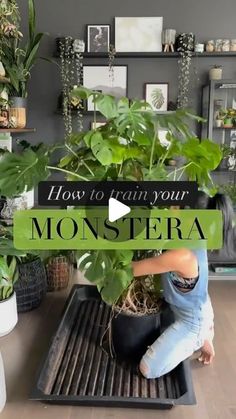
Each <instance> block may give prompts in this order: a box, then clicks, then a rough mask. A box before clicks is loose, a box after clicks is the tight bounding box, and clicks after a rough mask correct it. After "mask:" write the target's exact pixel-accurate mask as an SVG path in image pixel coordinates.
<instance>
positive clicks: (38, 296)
mask: <svg viewBox="0 0 236 419" xmlns="http://www.w3.org/2000/svg"><path fill="white" fill-rule="evenodd" d="M18 270H19V278H18V281H17V282H16V283H15V285H14V289H15V292H16V300H17V310H18V312H19V313H22V312H25V311H30V310H33V309H35V308H37V307H38V306H39V305H40V304H41V302H42V300H43V297H44V296H45V294H46V290H47V276H46V270H45V266H44V264H43V262H42V261H41V260H40V259H39V258H38V259H35V260H33V261H31V262H26V263H19V264H18Z"/></svg>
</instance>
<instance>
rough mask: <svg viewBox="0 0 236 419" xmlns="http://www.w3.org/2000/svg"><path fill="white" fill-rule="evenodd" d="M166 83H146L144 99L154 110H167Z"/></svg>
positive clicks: (167, 89)
mask: <svg viewBox="0 0 236 419" xmlns="http://www.w3.org/2000/svg"><path fill="white" fill-rule="evenodd" d="M168 94H169V84H168V83H146V84H145V100H146V102H148V103H149V104H150V105H151V107H152V109H153V110H154V111H159V112H160V111H167V107H168Z"/></svg>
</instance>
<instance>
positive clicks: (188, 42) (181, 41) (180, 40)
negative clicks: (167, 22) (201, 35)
mask: <svg viewBox="0 0 236 419" xmlns="http://www.w3.org/2000/svg"><path fill="white" fill-rule="evenodd" d="M176 45H177V51H182V52H184V51H194V45H195V35H194V34H193V33H181V34H180V35H179V36H178V37H177V41H176Z"/></svg>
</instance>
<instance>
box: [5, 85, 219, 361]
mask: <svg viewBox="0 0 236 419" xmlns="http://www.w3.org/2000/svg"><path fill="white" fill-rule="evenodd" d="M76 94H77V95H78V97H79V98H81V99H82V100H87V99H88V98H91V99H92V100H93V101H94V104H95V112H94V122H96V119H97V112H96V111H99V112H100V114H102V116H103V117H104V118H105V119H106V124H105V125H103V126H100V127H99V128H97V129H92V130H89V131H85V132H82V133H77V134H73V135H71V136H70V138H69V139H68V141H67V143H66V144H65V145H63V146H61V147H63V148H64V150H65V155H64V156H63V157H62V159H61V160H60V162H59V163H58V164H57V165H52V164H50V160H51V154H50V153H49V152H44V153H42V152H40V151H35V152H34V151H33V150H25V151H24V152H23V153H21V154H16V153H9V155H5V156H3V159H2V160H1V162H0V191H1V192H2V193H3V194H8V195H9V194H10V195H11V194H15V193H20V192H21V191H22V190H24V189H25V186H26V185H27V187H28V188H29V190H30V188H32V187H33V186H36V185H37V184H38V182H39V181H41V180H44V179H47V178H48V176H49V175H50V173H51V171H53V170H56V171H60V172H61V173H63V174H64V175H65V176H66V179H67V180H78V179H80V180H96V181H99V180H108V181H109V180H136V181H137V180H138V181H139V180H180V179H181V178H182V176H187V178H188V179H190V180H196V181H197V182H198V183H199V185H201V186H203V187H204V188H207V187H210V188H211V186H212V180H211V175H210V172H211V171H212V170H214V169H216V167H217V166H218V165H219V162H220V160H221V151H220V148H219V146H218V145H217V144H215V143H213V142H212V141H210V140H208V139H205V140H201V141H200V140H199V139H198V138H197V137H196V136H195V135H194V134H193V133H192V131H191V130H190V129H189V128H188V123H189V119H193V118H194V119H197V120H198V119H199V118H197V117H196V116H194V115H192V114H190V113H189V112H187V111H184V110H177V111H176V112H174V113H171V114H170V115H169V114H167V115H165V114H164V115H162V114H156V113H155V112H153V110H152V109H151V106H149V105H148V104H147V103H145V102H144V101H139V100H133V101H129V100H128V99H127V98H122V99H120V100H118V101H117V100H116V99H115V98H114V97H112V96H109V95H104V94H102V93H99V92H93V91H91V90H88V89H86V88H82V87H81V88H78V89H77V92H75V91H73V96H75V95H76ZM200 120H201V118H200ZM160 129H165V130H167V131H168V134H167V136H166V138H167V140H168V144H167V145H166V146H164V145H162V144H161V141H160V139H159V130H160ZM176 157H181V159H182V164H181V166H179V167H177V168H173V171H171V172H169V171H168V170H167V168H166V166H165V161H166V160H167V159H170V158H176ZM16 165H17V173H18V177H17V181H16ZM6 170H7V174H6ZM19 174H21V176H19ZM149 254H152V252H151V253H149ZM146 255H147V254H146V252H145V251H141V252H133V251H122V250H119V251H118V250H117V251H108V250H98V251H92V250H86V251H83V252H78V253H77V258H78V260H79V267H80V269H81V270H83V271H85V274H86V277H87V278H88V279H89V280H90V281H91V282H93V283H94V284H95V285H96V286H97V288H98V290H99V292H100V294H101V297H102V299H103V300H104V301H105V302H106V303H108V304H109V305H111V306H113V307H114V310H115V318H116V320H117V319H118V317H117V315H118V316H122V318H123V315H122V314H121V313H123V314H124V316H125V321H127V322H128V323H129V322H131V323H132V327H134V326H133V322H135V323H137V326H135V332H134V333H135V334H137V330H139V334H138V335H139V339H138V341H137V340H136V339H135V338H134V334H133V333H132V332H131V333H130V338H131V339H133V340H134V341H135V348H134V346H132V345H131V346H132V348H131V346H130V347H129V348H130V349H127V347H126V348H124V347H123V348H121V347H120V346H119V345H118V346H119V347H118V348H116V352H117V349H118V352H120V353H124V352H125V353H126V354H127V350H128V351H130V354H131V353H134V352H135V353H136V354H139V353H140V352H141V351H142V349H143V347H144V346H145V345H146V344H147V342H149V340H150V336H152V333H158V327H159V326H158V324H159V323H158V322H159V320H158V318H159V315H160V310H159V307H160V304H159V301H160V282H159V281H158V279H157V278H154V277H153V278H143V279H142V280H141V281H140V280H135V279H134V278H133V275H132V270H131V261H132V260H134V259H140V258H142V257H145V256H146ZM152 315H154V319H151V317H150V318H148V320H147V326H145V327H144V326H143V322H142V321H141V318H142V317H143V316H144V317H145V316H152ZM144 317H143V319H144ZM144 321H145V320H144ZM112 324H113V327H114V328H116V329H115V330H116V333H115V335H117V334H118V331H117V328H118V329H119V328H120V333H124V322H123V320H122V321H121V322H120V326H118V325H117V322H116V321H115V319H114V321H113V322H112ZM145 324H146V323H145ZM150 325H152V326H150ZM123 341H125V339H123ZM120 343H122V339H120Z"/></svg>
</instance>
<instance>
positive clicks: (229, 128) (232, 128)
mask: <svg viewBox="0 0 236 419" xmlns="http://www.w3.org/2000/svg"><path fill="white" fill-rule="evenodd" d="M213 128H214V129H219V130H222V129H228V130H236V126H234V127H213Z"/></svg>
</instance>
